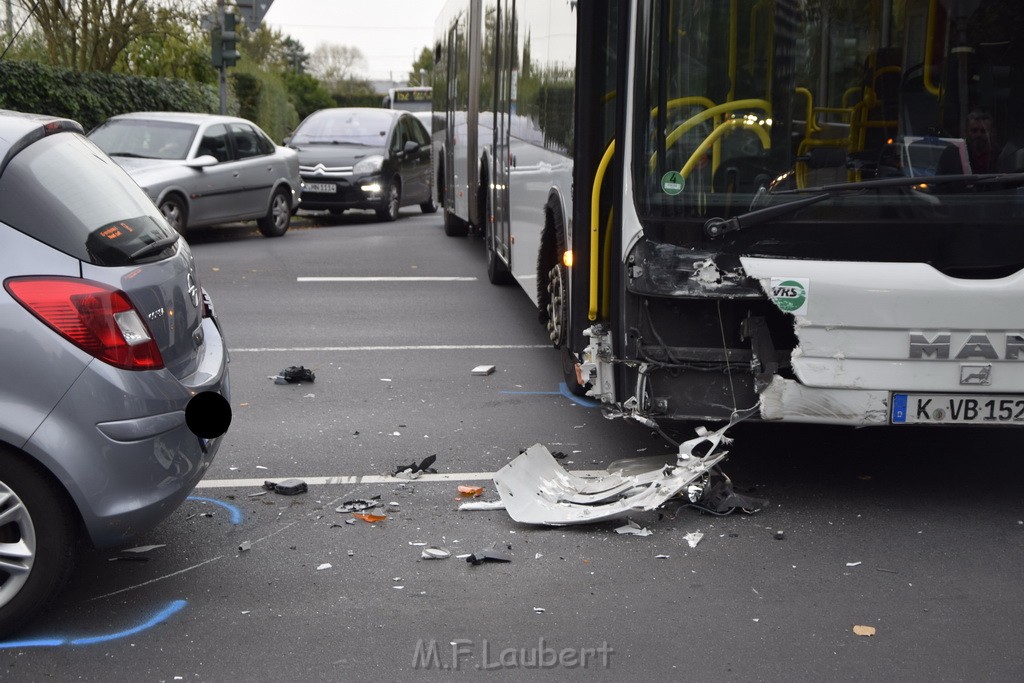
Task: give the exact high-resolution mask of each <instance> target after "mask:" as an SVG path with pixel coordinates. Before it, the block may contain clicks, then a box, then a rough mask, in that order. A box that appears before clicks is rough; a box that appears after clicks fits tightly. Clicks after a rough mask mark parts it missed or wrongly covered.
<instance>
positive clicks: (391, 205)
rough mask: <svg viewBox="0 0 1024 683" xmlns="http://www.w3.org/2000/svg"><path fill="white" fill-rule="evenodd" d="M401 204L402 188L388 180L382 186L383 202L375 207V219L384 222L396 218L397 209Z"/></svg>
mask: <svg viewBox="0 0 1024 683" xmlns="http://www.w3.org/2000/svg"><path fill="white" fill-rule="evenodd" d="M401 206H402V188H401V187H400V186H399V185H398V183H397V182H395V181H394V180H389V181H388V184H387V187H385V188H384V203H383V205H382V206H381V207H380V208H379V209H377V219H378V220H380V221H383V222H385V223H390V222H392V221H395V220H398V209H399V207H401Z"/></svg>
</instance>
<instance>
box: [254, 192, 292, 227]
mask: <svg viewBox="0 0 1024 683" xmlns="http://www.w3.org/2000/svg"><path fill="white" fill-rule="evenodd" d="M291 221H292V207H291V206H290V205H289V203H288V195H287V193H286V192H285V191H284V190H283V189H278V190H276V191H275V192H274V196H273V197H272V198H271V199H270V210H269V211H267V215H266V216H264V217H263V218H260V219H259V220H257V221H256V225H257V226H259V229H260V232H261V233H263V236H264V237H280V236H281V235H283V234H285V233H286V232H288V226H289V225H291Z"/></svg>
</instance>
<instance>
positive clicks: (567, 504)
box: [494, 425, 731, 526]
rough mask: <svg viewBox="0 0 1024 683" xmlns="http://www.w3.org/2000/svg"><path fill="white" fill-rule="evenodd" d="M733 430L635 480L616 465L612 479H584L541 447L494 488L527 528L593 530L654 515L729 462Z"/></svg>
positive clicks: (694, 442) (500, 475)
mask: <svg viewBox="0 0 1024 683" xmlns="http://www.w3.org/2000/svg"><path fill="white" fill-rule="evenodd" d="M730 426H731V425H726V426H725V427H722V428H721V429H719V430H718V431H715V432H708V433H705V434H702V435H701V436H698V437H697V438H695V439H690V440H689V441H686V442H684V443H683V444H681V445H680V446H679V455H678V457H677V458H676V461H675V463H674V464H661V463H663V462H664V460H661V461H659V464H658V466H657V467H656V469H653V470H650V471H647V472H641V473H639V474H629V475H627V474H625V471H624V470H623V469H622V468H616V467H615V466H614V464H613V466H612V467H609V473H608V476H602V477H579V476H576V475H574V474H571V473H569V472H567V471H566V470H565V469H564V468H563V467H562V466H561V465H559V464H558V462H556V461H555V459H554V457H553V456H552V455H551V453H550V452H549V451H548V449H547V448H545V447H544V446H542V445H540V444H535V445H533V446H531V447H530V448H529V449H527V450H526V452H525V453H523V454H522V455H520V456H519V457H518V458H516V459H515V460H513V461H512V462H510V463H509V464H507V465H505V466H504V467H502V468H501V469H500V470H498V472H497V473H496V474H495V475H494V484H495V487H496V488H497V489H498V494H499V495H500V496H501V500H502V502H504V504H505V510H506V511H508V514H509V516H510V517H511V518H512V519H513V520H515V521H517V522H521V523H523V524H545V525H550V526H565V525H569V524H590V523H593V522H600V521H604V520H609V519H617V518H621V517H625V516H626V515H628V514H629V513H631V512H633V511H636V510H654V509H656V508H658V507H659V506H661V505H662V504H664V503H665V502H667V501H668V500H669V499H671V498H672V497H674V496H676V495H677V494H679V493H681V492H683V491H685V490H686V489H687V487H688V486H689V485H690V484H691V483H693V482H694V481H696V480H698V479H701V478H702V477H704V475H705V474H707V473H708V472H709V471H710V470H711V468H712V467H714V466H715V465H717V464H718V463H719V462H721V461H722V460H723V459H724V458H725V456H726V455H727V454H728V452H727V451H721V452H716V449H717V448H718V446H719V445H720V444H722V443H728V442H729V440H728V439H727V438H726V437H725V430H726V429H728V428H729V427H730ZM705 444H706V446H705ZM698 447H701V448H702V449H706V450H707V453H706V455H704V456H703V457H697V456H696V455H694V449H697V448H698ZM707 447H710V448H707ZM655 460H657V459H655ZM630 462H631V464H632V463H635V462H636V459H635V458H634V459H631V461H630ZM630 471H633V468H632V467H630Z"/></svg>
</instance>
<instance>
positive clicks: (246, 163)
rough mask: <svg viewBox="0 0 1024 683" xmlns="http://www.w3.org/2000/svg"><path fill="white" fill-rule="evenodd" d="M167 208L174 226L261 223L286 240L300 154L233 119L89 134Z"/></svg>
mask: <svg viewBox="0 0 1024 683" xmlns="http://www.w3.org/2000/svg"><path fill="white" fill-rule="evenodd" d="M89 138H90V139H91V140H92V141H93V142H94V143H96V144H97V145H98V146H99V147H100V149H102V150H103V151H104V152H106V153H107V154H108V155H110V156H111V158H113V159H114V161H116V162H117V163H118V164H120V165H121V167H122V168H124V169H125V170H126V171H128V173H129V175H131V176H132V178H133V179H134V180H135V182H137V183H138V184H139V185H140V186H141V187H142V189H144V190H145V191H146V194H148V195H149V198H150V199H152V200H153V203H154V204H156V205H157V206H158V207H160V211H161V212H162V213H163V215H164V217H165V218H166V219H167V222H168V223H170V224H171V226H172V227H174V228H175V229H176V230H177V231H178V232H180V233H182V234H184V233H185V231H186V230H187V229H189V228H195V227H199V226H204V225H215V224H219V223H229V222H234V221H246V220H256V224H257V225H258V226H259V229H260V232H261V233H263V234H264V235H266V236H267V237H280V236H281V235H283V234H284V233H285V232H286V231H287V230H288V226H289V225H290V223H291V217H292V214H293V213H294V211H295V209H296V208H297V207H298V205H299V194H300V192H301V190H302V178H301V177H300V176H299V159H298V155H297V154H296V152H295V150H292V149H288V148H287V147H280V146H278V145H276V144H274V142H273V141H272V140H271V139H270V138H269V137H268V136H267V134H266V133H264V132H263V131H262V130H261V129H260V128H259V127H258V126H257V125H256V124H254V123H252V122H251V121H247V120H245V119H240V118H237V117H233V116H216V115H213V114H190V113H167V112H137V113H133V114H122V115H120V116H114V117H111V118H110V119H107V120H106V121H105V122H103V123H102V124H100V125H99V126H97V127H96V128H95V129H93V131H92V132H90V133H89Z"/></svg>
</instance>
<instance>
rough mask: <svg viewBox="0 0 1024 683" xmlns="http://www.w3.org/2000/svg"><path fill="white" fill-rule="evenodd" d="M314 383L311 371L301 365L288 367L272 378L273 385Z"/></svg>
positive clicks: (314, 379) (314, 376)
mask: <svg viewBox="0 0 1024 683" xmlns="http://www.w3.org/2000/svg"><path fill="white" fill-rule="evenodd" d="M313 381H316V375H314V374H313V371H312V370H309V369H308V368H305V367H303V366H301V365H299V366H295V365H290V366H288V367H287V368H285V369H284V370H282V371H281V372H279V373H277V376H276V377H274V384H298V383H299V382H313Z"/></svg>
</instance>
